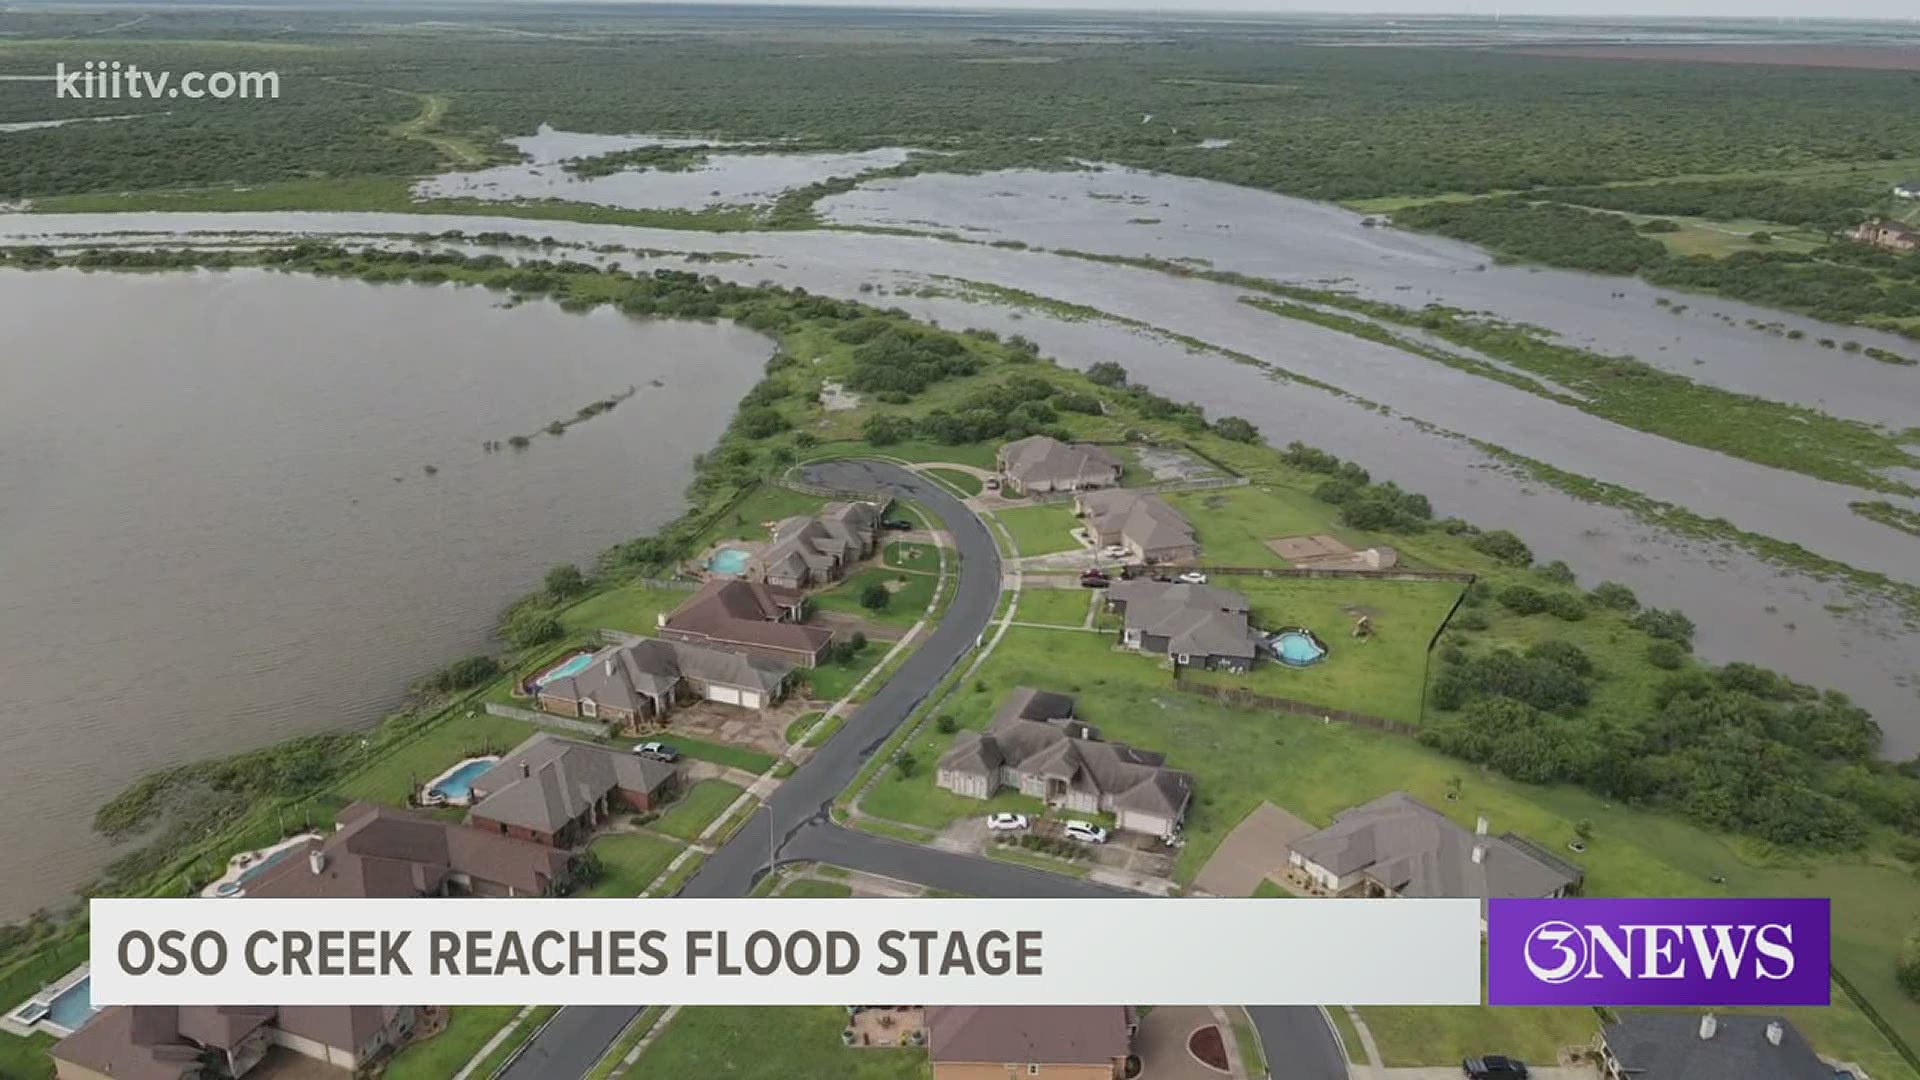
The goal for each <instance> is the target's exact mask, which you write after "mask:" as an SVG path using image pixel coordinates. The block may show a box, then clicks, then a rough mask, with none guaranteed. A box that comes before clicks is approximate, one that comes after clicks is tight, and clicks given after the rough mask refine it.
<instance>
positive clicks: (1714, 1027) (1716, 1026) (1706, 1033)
mask: <svg viewBox="0 0 1920 1080" xmlns="http://www.w3.org/2000/svg"><path fill="white" fill-rule="evenodd" d="M1718 1030H1720V1021H1718V1020H1715V1019H1714V1018H1713V1014H1712V1013H1707V1014H1705V1015H1703V1016H1701V1017H1700V1037H1701V1038H1702V1039H1711V1038H1713V1033H1714V1032H1716V1031H1718Z"/></svg>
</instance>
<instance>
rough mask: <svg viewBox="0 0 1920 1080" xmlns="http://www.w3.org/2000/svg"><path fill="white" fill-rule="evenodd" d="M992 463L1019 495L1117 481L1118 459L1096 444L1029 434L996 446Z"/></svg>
mask: <svg viewBox="0 0 1920 1080" xmlns="http://www.w3.org/2000/svg"><path fill="white" fill-rule="evenodd" d="M993 461H994V467H995V468H996V469H998V470H999V471H1000V475H1001V477H1002V480H1003V482H1004V483H1005V484H1006V486H1008V487H1010V488H1012V489H1013V490H1014V491H1016V492H1019V493H1020V494H1023V495H1044V494H1046V493H1048V492H1052V491H1086V490H1088V489H1090V488H1103V487H1115V486H1117V485H1118V484H1119V483H1120V473H1121V465H1120V459H1119V458H1116V457H1114V456H1113V455H1112V454H1109V453H1107V452H1106V451H1105V450H1102V449H1100V448H1099V447H1097V446H1090V445H1088V444H1086V443H1063V442H1061V441H1060V440H1059V439H1054V438H1049V437H1047V436H1045V435H1029V436H1027V437H1026V438H1024V439H1016V440H1014V441H1013V442H1010V443H1008V444H1006V445H1005V446H1002V447H1001V448H1000V451H999V452H998V453H996V454H995V455H994V459H993Z"/></svg>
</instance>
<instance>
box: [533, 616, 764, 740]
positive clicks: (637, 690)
mask: <svg viewBox="0 0 1920 1080" xmlns="http://www.w3.org/2000/svg"><path fill="white" fill-rule="evenodd" d="M792 675H793V667H792V665H790V664H786V663H783V662H781V661H778V660H770V659H767V658H766V657H764V656H755V655H751V654H748V653H744V652H730V651H727V650H725V649H710V648H707V647H706V646H704V645H693V644H689V643H687V642H684V641H660V640H656V639H654V638H641V637H637V638H634V639H633V640H632V641H629V642H628V643H626V644H624V645H612V646H608V647H607V648H605V649H602V650H600V651H599V652H597V653H595V654H594V656H593V662H592V663H591V664H588V665H587V666H586V667H584V668H582V669H580V670H579V671H578V672H575V673H574V674H572V675H567V676H563V677H561V678H558V679H554V680H553V681H551V682H549V683H547V684H546V685H544V686H542V687H540V688H539V691H538V693H537V694H536V695H535V696H534V700H535V701H536V702H537V703H538V704H539V706H540V708H542V709H544V710H546V711H547V712H550V713H557V714H559V715H561V716H573V717H579V718H582V719H586V720H599V721H602V722H604V723H610V724H614V723H617V724H620V725H621V726H623V727H626V728H627V729H629V730H633V729H637V728H639V727H641V726H642V723H643V722H644V721H649V720H660V719H664V718H665V717H666V716H667V715H668V714H669V713H671V712H673V710H674V709H675V708H676V707H677V706H679V705H680V704H681V703H683V702H687V701H717V702H719V703H721V704H723V705H739V706H741V707H742V708H747V709H763V708H766V707H767V706H768V705H771V704H773V703H775V702H777V701H779V700H780V699H781V697H783V696H784V695H785V694H786V689H787V683H788V680H789V679H790V678H791V676H792Z"/></svg>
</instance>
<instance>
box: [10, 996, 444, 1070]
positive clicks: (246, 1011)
mask: <svg viewBox="0 0 1920 1080" xmlns="http://www.w3.org/2000/svg"><path fill="white" fill-rule="evenodd" d="M415 1016H416V1010H415V1009H414V1008H413V1007H412V1006H404V1005H403V1006H389V1005H353V1006H347V1005H326V1006H322V1005H297V1006H296V1005H282V1006H277V1007H276V1006H272V1005H264V1006H233V1005H181V1006H171V1005H167V1006H159V1005H133V1006H129V1005H116V1006H112V1007H110V1008H106V1009H102V1010H101V1011H100V1012H99V1014H97V1015H96V1016H95V1017H94V1018H93V1019H92V1020H91V1021H89V1022H88V1023H87V1025H86V1026H85V1027H82V1028H81V1029H80V1030H79V1031H76V1032H74V1033H73V1034H72V1035H69V1036H67V1037H66V1038H65V1039H62V1040H61V1041H60V1042H58V1043H56V1044H54V1046H53V1047H52V1049H51V1050H49V1051H48V1053H49V1054H50V1055H51V1056H52V1057H53V1062H54V1069H55V1075H56V1076H58V1077H59V1080H198V1078H201V1077H210V1076H228V1077H234V1078H236V1080H237V1078H239V1077H243V1076H245V1075H247V1074H248V1073H249V1072H251V1071H252V1070H253V1068H254V1067H255V1066H257V1065H259V1064H260V1062H261V1061H262V1060H263V1059H264V1058H265V1057H266V1056H267V1054H268V1053H269V1052H270V1051H271V1050H272V1049H273V1048H274V1047H285V1048H286V1049H288V1050H291V1051H293V1052H294V1053H297V1054H300V1055H301V1056H303V1057H307V1058H311V1059H312V1060H314V1061H317V1062H321V1063H323V1064H326V1065H331V1066H334V1067H335V1068H337V1069H341V1070H345V1072H342V1073H341V1075H342V1076H345V1075H347V1072H351V1071H352V1070H356V1069H359V1068H360V1067H361V1066H362V1065H364V1064H366V1063H368V1062H371V1061H372V1060H374V1059H375V1058H377V1057H379V1056H380V1055H381V1054H383V1053H385V1052H386V1051H387V1050H389V1049H391V1048H392V1047H393V1046H395V1045H397V1044H398V1043H400V1042H401V1041H402V1040H404V1039H405V1038H406V1036H407V1035H408V1034H409V1033H410V1032H411V1031H412V1028H413V1024H414V1020H415ZM303 1075H304V1073H303Z"/></svg>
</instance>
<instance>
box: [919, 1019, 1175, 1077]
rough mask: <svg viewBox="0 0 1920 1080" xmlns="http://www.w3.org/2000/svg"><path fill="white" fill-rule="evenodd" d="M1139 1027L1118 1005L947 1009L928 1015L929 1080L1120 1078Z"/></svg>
mask: <svg viewBox="0 0 1920 1080" xmlns="http://www.w3.org/2000/svg"><path fill="white" fill-rule="evenodd" d="M1137 1030H1138V1022H1137V1020H1136V1019H1135V1017H1134V1012H1133V1010H1132V1009H1131V1008H1129V1007H1127V1006H1124V1005H1091V1006H1089V1005H1039V1006H1034V1005H1027V1006H1020V1007H1014V1006H1007V1005H946V1006H938V1007H934V1008H929V1009H928V1010H927V1059H928V1061H930V1062H931V1063H932V1065H933V1080H1008V1078H1009V1077H1016V1076H1018V1077H1041V1078H1042V1080H1122V1078H1123V1077H1126V1076H1128V1075H1131V1074H1130V1073H1129V1072H1128V1063H1127V1059H1128V1058H1130V1057H1132V1056H1133V1037H1134V1035H1135V1034H1136V1033H1137Z"/></svg>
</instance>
